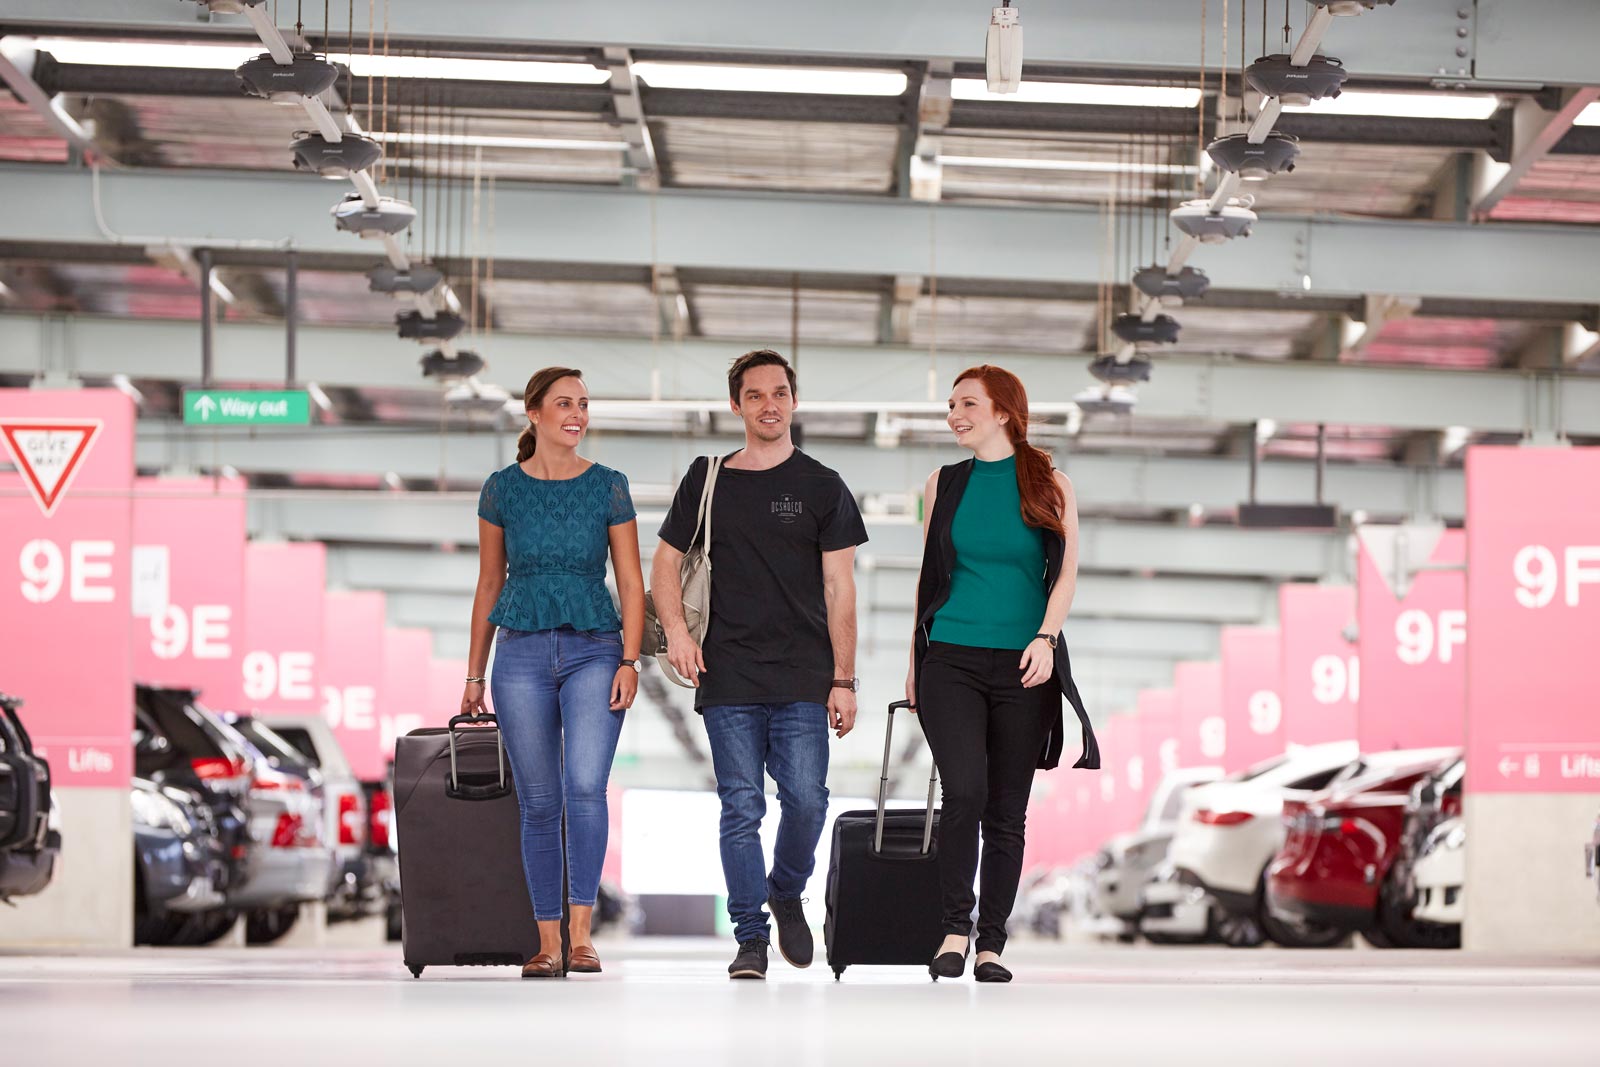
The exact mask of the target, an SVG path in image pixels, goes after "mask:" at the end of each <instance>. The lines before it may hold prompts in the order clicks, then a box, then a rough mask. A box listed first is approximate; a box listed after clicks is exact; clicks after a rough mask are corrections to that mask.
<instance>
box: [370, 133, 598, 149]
mask: <svg viewBox="0 0 1600 1067" xmlns="http://www.w3.org/2000/svg"><path fill="white" fill-rule="evenodd" d="M367 136H369V137H371V138H372V139H373V140H375V141H384V142H387V143H389V144H421V145H461V146H465V147H467V148H547V149H559V150H561V151H567V152H625V151H627V149H628V142H627V141H584V140H579V139H577V138H559V137H495V136H487V135H481V136H480V135H478V134H463V135H459V136H458V135H456V134H447V133H401V132H399V131H397V130H388V131H382V130H375V131H373V132H372V133H369V134H368V135H367Z"/></svg>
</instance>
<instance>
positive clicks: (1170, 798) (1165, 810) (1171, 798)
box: [1160, 785, 1189, 822]
mask: <svg viewBox="0 0 1600 1067" xmlns="http://www.w3.org/2000/svg"><path fill="white" fill-rule="evenodd" d="M1188 791H1189V787H1188V786H1187V785H1180V786H1177V787H1175V788H1174V789H1173V790H1172V792H1170V793H1168V794H1167V802H1166V803H1165V804H1163V805H1162V806H1161V818H1160V821H1161V822H1177V820H1178V816H1179V815H1180V814H1182V813H1183V794H1185V793H1187V792H1188Z"/></svg>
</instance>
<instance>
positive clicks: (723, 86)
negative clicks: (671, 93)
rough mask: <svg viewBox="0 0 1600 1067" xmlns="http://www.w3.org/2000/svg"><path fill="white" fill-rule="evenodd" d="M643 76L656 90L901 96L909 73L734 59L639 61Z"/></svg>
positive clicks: (636, 69) (635, 70)
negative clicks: (761, 62) (707, 61)
mask: <svg viewBox="0 0 1600 1067" xmlns="http://www.w3.org/2000/svg"><path fill="white" fill-rule="evenodd" d="M633 73H634V75H635V76H636V77H638V79H639V80H640V81H642V82H644V83H645V84H646V85H648V86H650V87H651V88H654V89H700V90H707V91H711V92H729V93H810V94H817V95H822V96H899V95H900V94H901V93H903V92H905V91H906V85H907V82H906V76H905V74H904V73H902V72H900V71H894V70H856V69H851V68H834V67H779V66H754V65H750V64H732V63H666V62H660V61H657V60H645V61H642V62H639V63H635V64H633Z"/></svg>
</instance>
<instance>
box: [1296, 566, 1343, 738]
mask: <svg viewBox="0 0 1600 1067" xmlns="http://www.w3.org/2000/svg"><path fill="white" fill-rule="evenodd" d="M1355 617H1356V591H1355V589H1354V588H1353V587H1351V586H1348V585H1312V584H1309V583H1304V582H1291V583H1289V584H1287V585H1282V586H1279V587H1278V630H1279V633H1280V634H1281V635H1282V638H1281V639H1282V642H1283V739H1284V742H1285V743H1286V744H1290V745H1320V744H1322V743H1323V742H1325V741H1352V740H1354V739H1355V736H1356V702H1357V701H1358V700H1359V699H1360V696H1361V661H1360V659H1359V658H1358V657H1357V655H1356V648H1355V646H1354V645H1353V644H1351V643H1350V642H1349V641H1348V640H1346V639H1345V630H1346V628H1347V627H1349V626H1350V625H1351V624H1352V623H1353V622H1355Z"/></svg>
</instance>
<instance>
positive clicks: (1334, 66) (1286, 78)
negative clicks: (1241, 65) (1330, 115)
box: [1244, 52, 1350, 107]
mask: <svg viewBox="0 0 1600 1067" xmlns="http://www.w3.org/2000/svg"><path fill="white" fill-rule="evenodd" d="M1349 76H1350V75H1349V74H1347V73H1346V72H1345V69H1344V64H1343V63H1341V62H1340V61H1339V60H1337V59H1335V58H1334V57H1332V56H1318V55H1313V56H1312V57H1311V60H1310V62H1308V63H1307V64H1306V65H1305V66H1303V67H1297V66H1295V65H1294V63H1293V62H1292V61H1291V60H1290V58H1289V56H1287V55H1285V54H1284V53H1282V52H1279V53H1276V54H1274V55H1270V56H1262V57H1261V58H1260V59H1258V60H1256V61H1255V62H1254V63H1252V64H1250V65H1249V66H1248V67H1246V68H1245V72H1244V78H1245V81H1247V82H1249V83H1250V88H1252V89H1254V90H1255V91H1256V92H1258V93H1261V94H1262V95H1264V96H1275V97H1277V98H1278V99H1279V100H1281V101H1283V105H1284V107H1309V106H1311V104H1312V103H1313V102H1314V101H1317V100H1327V99H1330V98H1332V97H1336V96H1338V95H1339V93H1340V91H1341V89H1342V87H1343V85H1344V82H1345V79H1346V78H1348V77H1349Z"/></svg>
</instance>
